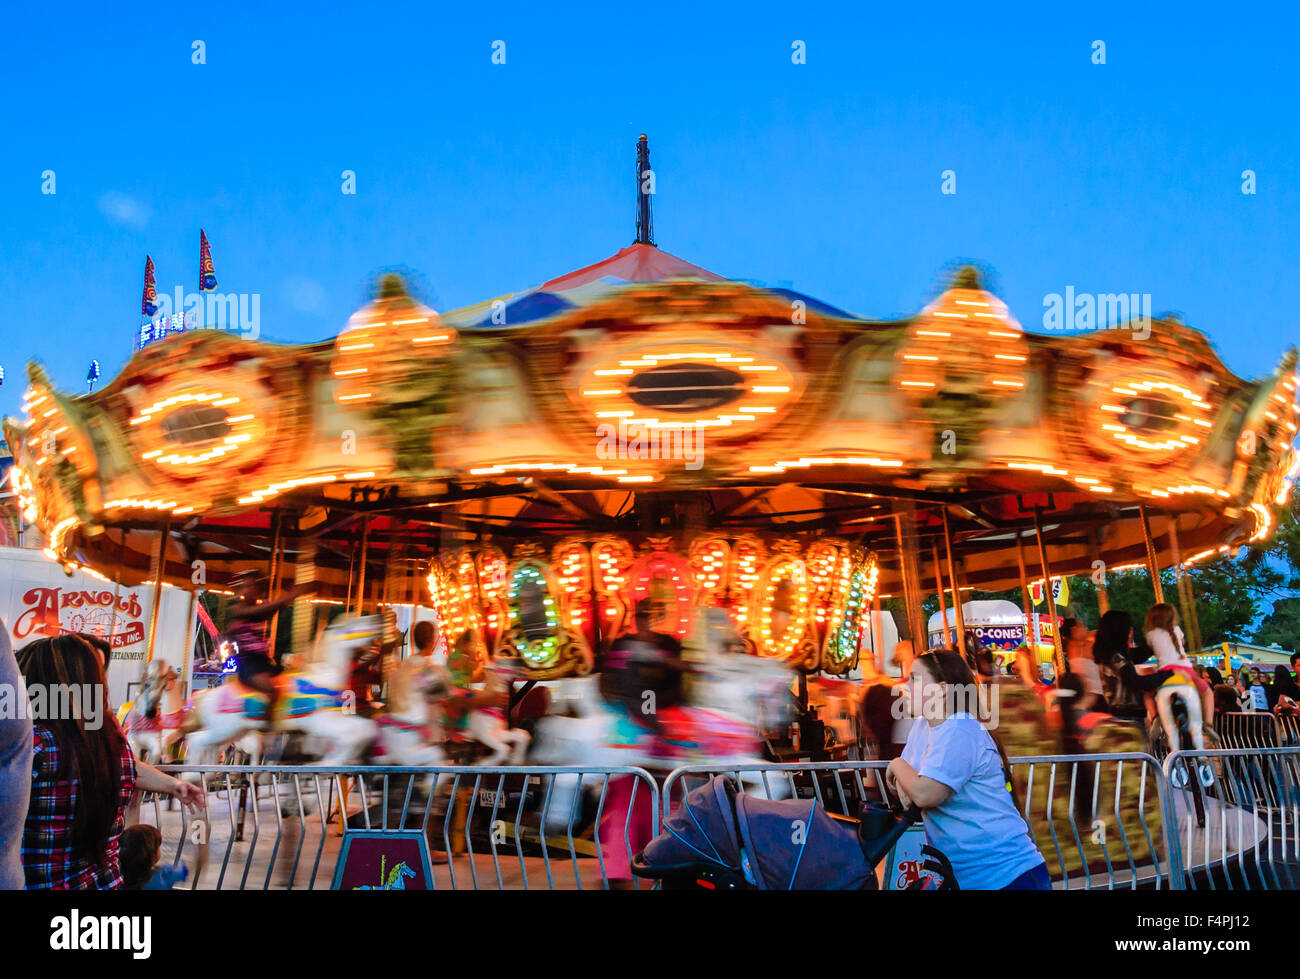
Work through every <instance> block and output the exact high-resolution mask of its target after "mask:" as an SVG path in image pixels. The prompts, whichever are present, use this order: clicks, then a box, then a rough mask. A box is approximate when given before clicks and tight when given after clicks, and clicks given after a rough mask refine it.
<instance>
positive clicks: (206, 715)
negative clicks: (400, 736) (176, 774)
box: [188, 615, 384, 766]
mask: <svg viewBox="0 0 1300 979" xmlns="http://www.w3.org/2000/svg"><path fill="white" fill-rule="evenodd" d="M383 628H384V627H383V619H382V617H381V616H378V615H363V616H360V617H353V618H342V619H336V620H335V621H334V622H332V623H331V624H330V625H329V627H328V628H327V629H326V630H325V632H324V634H323V635H322V636H321V644H320V649H319V655H318V657H317V662H316V663H315V664H313V665H312V666H310V667H308V668H307V669H306V670H303V671H298V670H286V671H285V672H283V673H281V674H279V675H278V676H276V677H275V679H274V681H273V682H274V683H275V685H276V687H277V689H278V692H279V697H278V698H277V700H276V703H275V710H274V717H268V716H267V715H268V706H269V703H268V698H267V697H266V695H265V694H263V693H261V692H260V691H257V690H254V689H253V688H251V687H247V686H245V685H244V684H242V683H240V682H239V678H238V676H237V675H235V674H232V675H231V676H230V677H228V678H227V679H226V682H225V683H223V684H222V685H221V686H219V687H216V688H215V689H212V690H209V691H207V692H206V693H204V694H203V695H202V696H201V697H200V698H199V700H198V702H197V704H196V706H195V715H196V719H197V729H196V730H194V731H193V732H192V733H191V734H190V735H189V738H188V743H189V748H190V751H191V752H192V753H193V757H192V759H191V760H192V761H194V762H196V763H200V764H201V763H202V761H203V759H204V758H205V756H208V757H210V756H211V755H212V754H213V753H214V752H216V751H218V750H220V749H221V748H223V747H224V746H226V745H228V744H231V743H234V742H236V741H239V740H240V739H242V738H244V737H245V736H246V735H248V734H250V733H254V732H259V733H264V732H267V731H271V730H276V731H291V732H298V733H301V734H305V735H309V736H311V737H313V738H316V739H319V740H321V741H323V742H325V743H326V744H328V746H329V748H328V750H327V751H326V752H325V755H324V757H323V758H322V759H321V763H322V764H325V765H334V766H340V765H349V764H355V763H357V762H359V761H360V760H361V757H362V754H363V753H364V751H365V749H366V746H367V745H369V744H370V742H371V741H373V740H374V738H375V735H376V730H377V726H376V724H375V722H374V721H371V720H369V719H367V718H364V717H360V716H358V715H357V714H356V705H355V703H354V697H353V694H352V693H351V691H350V690H348V675H349V671H350V669H351V666H352V661H353V658H354V657H355V656H356V654H357V653H358V652H359V651H361V650H363V649H366V648H367V647H369V646H370V645H371V644H373V643H375V642H377V641H381V639H382V636H383Z"/></svg>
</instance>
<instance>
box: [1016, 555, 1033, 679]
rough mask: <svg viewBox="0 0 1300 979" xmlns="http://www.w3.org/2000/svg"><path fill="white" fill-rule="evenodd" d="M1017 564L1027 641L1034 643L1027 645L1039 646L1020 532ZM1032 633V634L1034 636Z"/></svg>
mask: <svg viewBox="0 0 1300 979" xmlns="http://www.w3.org/2000/svg"><path fill="white" fill-rule="evenodd" d="M1016 563H1017V564H1018V565H1019V566H1020V604H1021V605H1022V606H1023V607H1024V610H1025V639H1026V640H1029V639H1031V638H1032V639H1033V642H1029V643H1027V644H1028V645H1030V646H1037V645H1038V630H1037V629H1036V628H1035V627H1034V619H1033V615H1034V612H1033V607H1034V604H1033V601H1032V599H1031V598H1030V595H1029V574H1028V573H1027V572H1026V571H1025V539H1024V538H1023V537H1021V536H1020V531H1019V530H1016ZM1030 633H1032V636H1031V635H1030ZM1035 652H1037V651H1035ZM1035 669H1037V667H1035Z"/></svg>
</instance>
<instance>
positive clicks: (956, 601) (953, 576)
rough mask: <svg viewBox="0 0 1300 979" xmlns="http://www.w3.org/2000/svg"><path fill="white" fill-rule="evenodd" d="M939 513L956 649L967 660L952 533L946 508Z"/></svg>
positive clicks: (964, 624) (963, 615) (967, 653)
mask: <svg viewBox="0 0 1300 979" xmlns="http://www.w3.org/2000/svg"><path fill="white" fill-rule="evenodd" d="M940 513H941V514H942V516H943V545H944V549H945V550H946V551H947V552H948V580H949V581H951V582H952V608H953V612H954V613H955V618H956V619H957V649H958V651H959V652H960V653H961V656H962V659H969V658H970V650H968V649H967V648H966V615H965V610H964V609H963V608H962V602H961V588H960V586H959V585H958V584H957V566H956V564H955V563H954V562H953V558H952V532H951V531H950V530H949V529H948V508H947V507H944V508H943V509H942V510H941V511H940Z"/></svg>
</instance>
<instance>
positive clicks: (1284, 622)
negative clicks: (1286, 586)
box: [1253, 598, 1300, 650]
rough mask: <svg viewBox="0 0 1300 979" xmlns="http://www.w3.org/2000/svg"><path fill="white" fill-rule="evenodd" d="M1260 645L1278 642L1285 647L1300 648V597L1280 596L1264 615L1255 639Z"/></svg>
mask: <svg viewBox="0 0 1300 979" xmlns="http://www.w3.org/2000/svg"><path fill="white" fill-rule="evenodd" d="M1253 641H1254V642H1255V643H1257V644H1258V645H1260V646H1269V645H1272V644H1273V643H1277V644H1278V645H1279V646H1281V647H1282V648H1283V649H1292V650H1294V649H1300V598H1280V599H1278V600H1277V601H1276V602H1274V603H1273V611H1272V612H1271V613H1269V614H1268V615H1266V616H1265V617H1264V621H1263V622H1261V623H1260V624H1259V628H1258V629H1257V630H1256V631H1255V638H1254V640H1253Z"/></svg>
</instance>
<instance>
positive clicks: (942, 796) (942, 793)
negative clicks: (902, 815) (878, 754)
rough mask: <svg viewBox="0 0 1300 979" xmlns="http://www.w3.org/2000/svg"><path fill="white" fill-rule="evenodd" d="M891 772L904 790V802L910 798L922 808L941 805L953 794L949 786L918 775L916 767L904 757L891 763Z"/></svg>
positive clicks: (899, 786)
mask: <svg viewBox="0 0 1300 979" xmlns="http://www.w3.org/2000/svg"><path fill="white" fill-rule="evenodd" d="M889 773H890V774H891V775H893V776H894V781H895V783H896V784H897V786H898V788H899V789H901V790H902V794H903V795H904V796H905V799H904V802H905V803H906V800H907V799H910V800H911V801H912V802H914V803H916V804H917V805H918V806H920V807H921V808H922V809H932V808H933V807H935V806H941V805H943V804H944V803H945V802H947V801H948V797H949V796H950V795H952V789H950V788H948V786H946V785H944V784H943V783H942V782H938V781H935V780H934V779H932V778H927V777H926V776H924V775H918V774H917V773H916V769H914V768H913V767H912V766H911V765H909V764H908V763H907V762H905V761H903V759H902V758H895V759H894V760H893V761H891V762H890V763H889Z"/></svg>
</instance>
